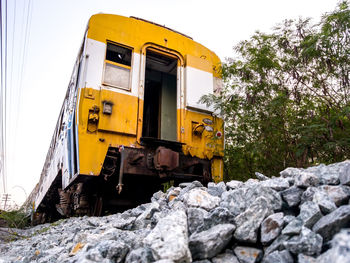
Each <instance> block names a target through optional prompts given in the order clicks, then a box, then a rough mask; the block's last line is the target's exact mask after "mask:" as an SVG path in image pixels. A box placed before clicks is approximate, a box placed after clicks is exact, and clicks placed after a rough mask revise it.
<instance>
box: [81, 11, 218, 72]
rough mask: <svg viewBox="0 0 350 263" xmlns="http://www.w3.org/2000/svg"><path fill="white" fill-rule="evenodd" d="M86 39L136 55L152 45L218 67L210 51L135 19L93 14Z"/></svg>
mask: <svg viewBox="0 0 350 263" xmlns="http://www.w3.org/2000/svg"><path fill="white" fill-rule="evenodd" d="M87 37H88V38H90V39H94V40H97V41H100V42H104V43H106V42H107V41H113V42H117V43H120V44H123V45H125V46H129V47H132V48H133V49H134V52H137V53H141V50H142V47H143V46H144V45H145V44H146V43H154V44H157V45H160V46H163V47H166V48H168V49H172V50H176V51H178V52H179V53H180V54H181V55H182V56H183V57H186V56H188V55H190V56H195V57H198V58H204V59H206V60H208V61H210V62H211V63H212V65H213V66H215V67H216V66H218V65H220V63H221V62H220V59H219V57H218V56H217V55H216V54H215V53H214V52H213V51H211V50H210V49H208V48H206V47H205V46H203V45H202V44H200V43H198V42H196V41H194V40H193V39H192V38H191V37H189V36H187V35H185V34H182V33H180V32H178V31H175V30H173V29H170V28H168V27H165V26H162V25H159V24H156V23H154V22H151V21H147V20H144V19H141V18H136V17H125V16H120V15H113V14H102V13H100V14H95V15H93V16H91V18H90V20H89V23H88V31H87Z"/></svg>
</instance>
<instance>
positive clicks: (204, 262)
mask: <svg viewBox="0 0 350 263" xmlns="http://www.w3.org/2000/svg"><path fill="white" fill-rule="evenodd" d="M193 263H211V261H210V260H208V259H203V260H198V261H197V260H196V261H193Z"/></svg>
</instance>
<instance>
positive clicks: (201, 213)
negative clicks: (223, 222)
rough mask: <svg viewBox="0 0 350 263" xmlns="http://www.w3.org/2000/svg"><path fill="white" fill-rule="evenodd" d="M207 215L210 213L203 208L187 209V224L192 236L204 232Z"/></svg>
mask: <svg viewBox="0 0 350 263" xmlns="http://www.w3.org/2000/svg"><path fill="white" fill-rule="evenodd" d="M207 215H208V212H207V211H206V210H204V209H202V208H195V207H190V208H188V209H187V224H188V232H189V234H190V235H191V234H192V233H195V232H200V231H201V230H203V228H204V218H205V217H207Z"/></svg>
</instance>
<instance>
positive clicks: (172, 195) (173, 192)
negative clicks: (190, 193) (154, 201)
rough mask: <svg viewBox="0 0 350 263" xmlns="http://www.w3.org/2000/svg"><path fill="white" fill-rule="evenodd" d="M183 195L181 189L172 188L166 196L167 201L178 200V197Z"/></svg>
mask: <svg viewBox="0 0 350 263" xmlns="http://www.w3.org/2000/svg"><path fill="white" fill-rule="evenodd" d="M180 193H181V188H180V187H172V188H170V189H169V190H168V192H167V195H166V199H167V200H168V202H170V201H172V200H173V199H174V198H176V197H177V196H179V195H180Z"/></svg>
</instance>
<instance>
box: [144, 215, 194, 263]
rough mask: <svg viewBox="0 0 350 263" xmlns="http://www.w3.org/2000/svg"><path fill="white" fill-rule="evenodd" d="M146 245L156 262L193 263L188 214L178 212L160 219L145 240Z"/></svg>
mask: <svg viewBox="0 0 350 263" xmlns="http://www.w3.org/2000/svg"><path fill="white" fill-rule="evenodd" d="M144 244H145V245H146V246H148V247H150V248H151V250H152V255H153V258H154V259H155V260H160V259H169V260H173V261H174V262H191V261H192V258H191V253H190V251H189V249H188V246H187V244H188V236H187V217H186V214H185V213H184V212H183V211H181V210H176V211H173V212H172V213H170V214H169V215H168V216H166V217H164V218H162V219H160V220H159V222H158V223H157V225H156V226H155V228H154V229H153V230H152V231H151V232H150V233H149V234H148V235H147V237H146V238H145V239H144Z"/></svg>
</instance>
